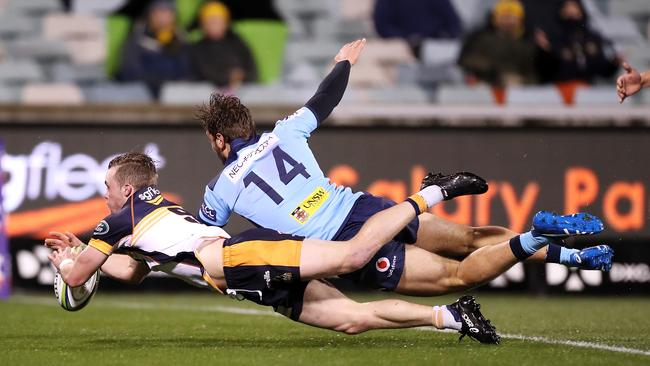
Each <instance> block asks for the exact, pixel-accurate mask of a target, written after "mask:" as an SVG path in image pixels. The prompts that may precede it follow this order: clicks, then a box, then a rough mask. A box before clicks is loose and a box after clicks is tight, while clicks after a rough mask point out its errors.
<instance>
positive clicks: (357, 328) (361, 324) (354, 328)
mask: <svg viewBox="0 0 650 366" xmlns="http://www.w3.org/2000/svg"><path fill="white" fill-rule="evenodd" d="M368 329H370V325H369V323H368V322H367V321H365V320H363V319H353V320H350V321H348V322H346V323H344V324H341V325H340V326H339V327H337V328H336V331H338V332H341V333H345V334H349V335H356V334H361V333H363V332H365V331H367V330H368Z"/></svg>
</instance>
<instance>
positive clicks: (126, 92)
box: [84, 83, 153, 104]
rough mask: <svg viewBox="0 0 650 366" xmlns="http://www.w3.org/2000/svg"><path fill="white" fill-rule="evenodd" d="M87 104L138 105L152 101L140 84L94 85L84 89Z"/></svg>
mask: <svg viewBox="0 0 650 366" xmlns="http://www.w3.org/2000/svg"><path fill="white" fill-rule="evenodd" d="M84 94H85V95H86V100H87V101H88V102H89V103H106V104H138V103H150V102H152V101H153V99H152V97H151V94H150V93H149V90H148V89H147V87H146V86H145V85H144V84H141V83H124V84H117V83H107V84H103V83H102V84H96V85H93V86H90V87H87V88H85V89H84Z"/></svg>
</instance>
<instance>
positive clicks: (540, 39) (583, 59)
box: [535, 0, 620, 84]
mask: <svg viewBox="0 0 650 366" xmlns="http://www.w3.org/2000/svg"><path fill="white" fill-rule="evenodd" d="M558 19H559V25H560V32H558V34H557V35H556V36H554V37H549V36H547V34H546V33H545V32H544V31H543V30H537V31H536V32H535V42H536V43H537V46H538V47H539V48H540V50H541V51H542V52H541V53H540V56H541V57H540V58H539V59H538V65H539V71H540V73H541V74H542V75H544V76H545V78H546V79H548V80H550V81H552V82H556V83H557V82H580V83H589V84H590V83H592V82H593V81H594V79H595V78H596V77H606V78H608V77H611V76H613V75H614V73H615V72H616V71H617V70H618V65H619V63H620V62H619V59H618V57H617V55H616V52H615V51H614V49H613V47H612V45H611V42H609V41H608V40H607V39H605V38H603V37H602V36H601V35H600V34H598V33H597V32H596V31H594V30H592V29H591V28H590V27H589V19H588V16H587V13H586V12H585V9H584V7H583V5H582V3H581V2H580V1H578V0H565V1H563V2H562V3H561V4H560V8H559V11H558Z"/></svg>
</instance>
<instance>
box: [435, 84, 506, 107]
mask: <svg viewBox="0 0 650 366" xmlns="http://www.w3.org/2000/svg"><path fill="white" fill-rule="evenodd" d="M435 100H436V102H437V103H438V104H441V105H450V104H471V105H490V104H494V96H493V94H492V89H490V87H489V86H487V85H477V86H472V87H470V86H464V85H442V86H440V87H439V88H438V90H437V94H436V98H435Z"/></svg>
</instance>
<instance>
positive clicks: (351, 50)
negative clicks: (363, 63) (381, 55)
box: [305, 38, 366, 125]
mask: <svg viewBox="0 0 650 366" xmlns="http://www.w3.org/2000/svg"><path fill="white" fill-rule="evenodd" d="M365 45H366V39H365V38H364V39H360V40H357V41H354V42H351V43H348V44H346V45H345V46H343V47H342V48H341V50H340V51H339V53H338V54H337V55H336V56H335V57H334V61H335V62H336V65H335V66H334V69H332V71H331V72H330V73H329V75H327V76H326V77H325V79H324V80H323V81H322V82H321V83H320V85H319V86H318V90H316V94H314V96H313V97H311V99H309V101H308V102H307V103H305V107H307V108H309V110H310V111H312V113H314V116H316V121H317V124H319V125H320V124H321V122H323V121H324V120H325V119H326V118H327V117H328V116H329V115H330V114H331V113H332V111H333V110H334V108H335V107H336V106H337V105H338V104H339V102H340V101H341V99H342V98H343V93H345V89H346V88H347V86H348V79H349V78H350V68H351V67H352V65H354V64H355V63H356V62H357V59H358V58H359V55H360V54H361V51H362V50H363V47H364V46H365Z"/></svg>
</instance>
